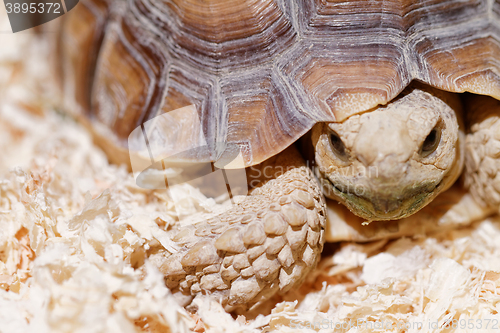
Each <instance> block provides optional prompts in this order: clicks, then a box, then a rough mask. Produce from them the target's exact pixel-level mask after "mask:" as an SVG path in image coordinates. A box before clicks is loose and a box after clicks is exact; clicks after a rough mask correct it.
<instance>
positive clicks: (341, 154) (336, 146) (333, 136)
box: [330, 132, 349, 162]
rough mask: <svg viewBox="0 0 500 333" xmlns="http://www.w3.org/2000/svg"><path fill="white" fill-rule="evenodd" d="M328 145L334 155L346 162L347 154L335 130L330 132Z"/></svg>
mask: <svg viewBox="0 0 500 333" xmlns="http://www.w3.org/2000/svg"><path fill="white" fill-rule="evenodd" d="M330 145H331V147H332V150H333V152H334V153H335V155H337V157H338V158H339V159H341V160H342V161H344V162H347V160H348V159H349V155H348V154H347V152H346V148H345V145H344V143H343V142H342V140H341V139H340V136H339V135H338V134H337V133H336V132H331V133H330Z"/></svg>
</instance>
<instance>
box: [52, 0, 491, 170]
mask: <svg viewBox="0 0 500 333" xmlns="http://www.w3.org/2000/svg"><path fill="white" fill-rule="evenodd" d="M76 9H77V10H75V11H73V12H72V13H70V14H68V15H67V19H66V20H65V22H64V26H63V27H64V28H63V29H62V31H63V33H62V35H63V36H62V38H61V41H62V43H61V45H60V46H61V47H60V52H61V54H62V59H63V61H62V72H63V78H64V82H65V86H64V89H65V99H66V104H67V105H69V106H70V107H73V108H76V109H77V110H79V112H80V113H82V114H86V115H87V116H88V118H89V119H91V122H92V125H93V128H94V129H95V130H96V132H98V135H99V136H101V137H102V138H103V139H104V140H105V141H106V142H108V143H111V144H112V145H113V146H118V147H122V148H123V151H126V149H127V144H128V141H127V139H128V136H129V135H130V133H131V132H132V131H133V130H134V129H135V128H137V127H139V126H141V124H144V123H145V122H147V121H148V120H150V119H153V118H155V117H157V116H158V115H161V114H164V113H167V112H170V111H172V110H176V109H179V108H182V107H185V106H188V105H191V104H194V106H195V107H196V112H197V113H198V116H199V119H200V124H201V128H202V131H203V135H204V137H205V139H206V141H207V143H208V145H209V146H210V147H211V149H208V150H205V151H200V150H197V151H196V154H192V156H188V157H187V158H188V159H194V160H197V161H200V160H211V161H215V160H218V159H220V158H221V157H222V156H223V155H224V153H225V148H224V146H221V145H217V144H216V143H217V142H226V143H228V144H232V145H233V146H234V145H237V146H238V147H239V148H240V150H241V152H242V154H243V164H244V165H245V166H250V165H254V164H257V163H260V162H262V161H264V160H266V159H267V158H269V157H270V156H273V155H274V154H276V153H278V152H280V151H282V150H283V149H285V148H286V147H287V146H289V145H290V144H292V143H293V142H294V141H295V140H297V139H298V138H299V137H300V136H302V135H303V134H304V133H306V132H307V131H308V130H309V129H310V128H311V127H312V126H313V125H314V124H315V123H317V122H340V121H343V120H344V119H346V118H347V117H349V116H351V115H354V114H357V113H361V112H365V111H367V110H369V109H371V108H373V107H375V106H377V105H379V104H385V103H387V102H389V101H390V100H391V99H393V98H394V97H395V96H397V95H398V94H399V93H400V92H401V91H402V90H403V89H404V88H405V87H406V86H407V85H408V84H409V83H410V82H411V81H412V80H418V81H421V82H424V83H426V84H429V85H431V86H434V87H437V88H439V89H443V90H447V91H451V92H466V91H468V92H473V93H477V94H485V95H490V96H493V97H495V98H497V99H500V76H499V75H500V45H499V42H500V19H499V15H500V1H499V0H496V1H486V0H466V1H463V0H461V1H458V0H447V1H443V0H426V1H411V0H406V1H405V0H400V1H397V0H393V1H365V0H349V1H340V0H335V1H333V0H293V1H292V0H290V1H288V0H287V1H282V0H209V1H207V0H163V1H160V0H134V1H130V2H128V3H127V4H125V3H123V2H119V1H118V2H112V1H110V0H109V1H108V0H85V1H80V4H79V5H78V7H77V8H76ZM169 130H171V129H168V128H165V133H167V132H168V131H169ZM175 140H180V139H179V138H175V137H174V141H175ZM159 141H160V142H161V138H160V139H159ZM128 148H131V149H133V148H134V147H128ZM165 149H166V150H168V148H167V147H166V148H165ZM164 153H165V154H166V155H168V151H165V152H164ZM113 155H115V156H118V155H117V154H116V153H113ZM126 158H128V155H127V157H126ZM117 159H120V158H119V157H117Z"/></svg>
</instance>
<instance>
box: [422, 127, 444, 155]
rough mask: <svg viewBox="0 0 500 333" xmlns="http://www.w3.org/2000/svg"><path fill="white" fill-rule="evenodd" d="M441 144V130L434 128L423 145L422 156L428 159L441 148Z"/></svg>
mask: <svg viewBox="0 0 500 333" xmlns="http://www.w3.org/2000/svg"><path fill="white" fill-rule="evenodd" d="M439 142H441V129H440V128H437V127H434V128H433V129H432V131H431V132H430V133H429V135H427V137H426V138H425V140H424V143H422V148H421V149H420V155H422V157H427V156H429V155H430V154H432V153H433V152H434V151H435V150H436V149H437V147H438V146H439Z"/></svg>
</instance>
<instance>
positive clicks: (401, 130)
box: [312, 88, 464, 221]
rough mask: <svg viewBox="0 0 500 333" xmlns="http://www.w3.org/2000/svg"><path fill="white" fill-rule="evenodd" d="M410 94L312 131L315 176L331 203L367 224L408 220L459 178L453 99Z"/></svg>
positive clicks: (428, 91)
mask: <svg viewBox="0 0 500 333" xmlns="http://www.w3.org/2000/svg"><path fill="white" fill-rule="evenodd" d="M425 90H426V91H423V90H420V89H417V88H408V89H407V90H405V91H404V92H403V93H402V94H401V95H399V96H398V98H396V99H395V100H393V101H392V102H391V103H389V104H388V105H386V106H380V107H377V108H375V109H371V110H368V111H367V112H365V113H362V114H358V115H354V116H351V117H349V118H347V119H346V120H345V121H343V122H341V123H319V124H317V125H316V126H315V127H314V129H313V132H312V140H313V145H314V147H315V160H316V166H317V168H316V174H317V176H318V177H319V179H320V180H321V182H322V185H323V191H324V193H325V195H326V196H327V197H329V198H332V199H336V200H338V201H340V202H342V203H344V204H345V205H346V206H347V207H348V208H349V209H350V210H351V211H352V212H353V213H354V214H356V215H358V216H360V217H363V218H365V219H367V220H368V221H373V220H392V219H399V218H403V217H406V216H409V215H411V214H413V213H415V212H416V211H418V210H419V209H421V208H422V207H424V206H425V205H426V204H428V203H429V202H430V201H431V200H432V199H433V198H434V197H435V196H436V195H438V194H439V193H440V192H442V191H444V190H445V189H447V188H448V187H449V186H451V185H452V184H453V182H454V181H455V180H456V179H457V178H458V176H459V175H460V172H461V170H462V166H463V144H462V143H463V136H464V134H463V132H462V126H461V125H459V124H461V106H460V101H459V98H458V96H456V95H453V94H449V93H445V92H442V91H437V90H431V89H430V88H425Z"/></svg>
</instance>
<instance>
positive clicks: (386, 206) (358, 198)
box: [323, 178, 442, 221]
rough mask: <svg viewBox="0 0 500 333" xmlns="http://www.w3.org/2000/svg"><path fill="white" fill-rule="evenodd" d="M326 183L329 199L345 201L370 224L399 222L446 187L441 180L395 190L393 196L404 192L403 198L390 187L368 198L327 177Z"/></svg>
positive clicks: (351, 209)
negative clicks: (390, 221) (383, 221)
mask: <svg viewBox="0 0 500 333" xmlns="http://www.w3.org/2000/svg"><path fill="white" fill-rule="evenodd" d="M324 181H326V182H327V184H326V187H327V190H328V192H325V195H326V196H328V197H330V198H332V199H336V200H338V201H340V202H342V203H343V204H345V205H346V206H347V207H348V208H349V210H350V211H351V212H352V213H354V214H355V215H357V216H359V217H362V218H365V219H367V220H368V221H377V220H380V221H382V220H397V219H401V218H404V217H408V216H410V215H412V214H414V213H416V212H417V211H419V210H420V209H422V208H423V207H424V206H426V205H427V204H428V203H429V202H430V201H431V200H432V198H433V197H434V196H435V195H436V190H437V189H438V188H439V187H440V186H441V184H442V180H440V181H439V182H437V183H425V184H420V185H418V186H416V187H413V188H410V189H406V190H401V189H400V188H395V189H394V191H393V193H400V194H399V195H397V194H390V195H387V194H386V193H387V192H388V189H387V188H386V189H384V191H380V192H378V191H374V192H370V194H369V195H367V194H366V193H358V192H361V191H359V190H358V191H357V190H356V187H354V190H353V189H351V188H349V187H344V186H341V185H339V184H335V183H333V182H332V181H331V180H330V179H327V178H325V179H324ZM323 190H324V191H325V184H323ZM332 191H333V193H331V192H332Z"/></svg>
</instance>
